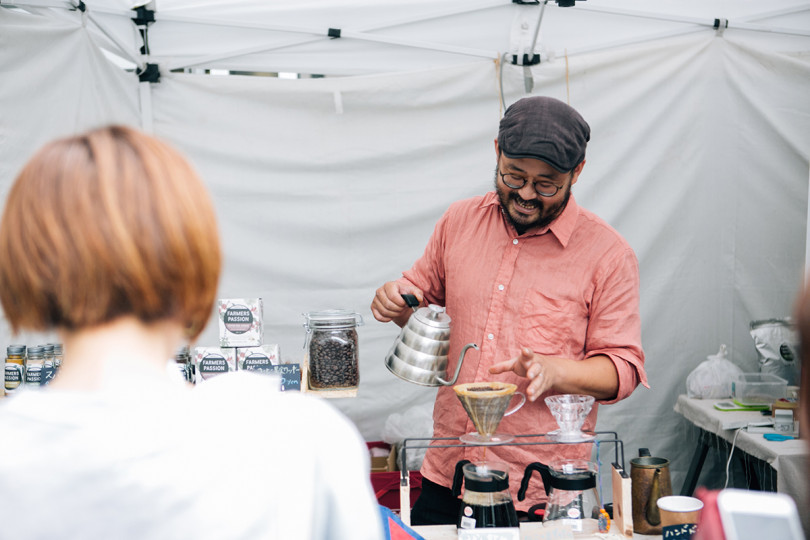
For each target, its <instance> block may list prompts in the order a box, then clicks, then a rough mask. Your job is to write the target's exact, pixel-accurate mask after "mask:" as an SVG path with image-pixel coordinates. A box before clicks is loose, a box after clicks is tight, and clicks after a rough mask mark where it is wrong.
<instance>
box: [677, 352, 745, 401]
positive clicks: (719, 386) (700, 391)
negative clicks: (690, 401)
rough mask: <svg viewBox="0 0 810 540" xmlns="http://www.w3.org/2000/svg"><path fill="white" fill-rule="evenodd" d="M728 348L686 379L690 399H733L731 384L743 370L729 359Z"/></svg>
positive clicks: (710, 358) (696, 369)
mask: <svg viewBox="0 0 810 540" xmlns="http://www.w3.org/2000/svg"><path fill="white" fill-rule="evenodd" d="M726 356H727V353H726V346H725V345H720V350H719V351H718V352H717V354H715V355H712V356H709V357H707V359H706V360H704V361H703V362H701V363H700V364H699V365H698V367H696V368H695V369H693V370H692V373H690V374H689V375H688V376H687V377H686V395H688V396H689V397H690V398H699V399H721V398H730V397H731V383H732V381H734V379H735V378H736V377H737V375H739V374H742V372H743V371H742V369H740V367H739V366H737V365H736V364H733V363H732V362H731V361H730V360H729V359H728V358H727V357H726Z"/></svg>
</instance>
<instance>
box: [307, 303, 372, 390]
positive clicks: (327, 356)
mask: <svg viewBox="0 0 810 540" xmlns="http://www.w3.org/2000/svg"><path fill="white" fill-rule="evenodd" d="M304 317H305V318H306V324H304V328H306V330H307V339H306V343H305V344H304V350H305V351H306V364H307V381H308V383H309V388H311V389H313V390H329V389H338V388H339V389H352V388H357V385H358V384H359V381H360V369H359V366H358V355H357V330H356V327H357V326H359V325H362V324H363V317H362V316H360V314H359V313H354V312H353V311H349V310H345V309H332V310H326V311H312V312H309V313H304Z"/></svg>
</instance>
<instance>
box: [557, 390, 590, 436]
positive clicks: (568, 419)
mask: <svg viewBox="0 0 810 540" xmlns="http://www.w3.org/2000/svg"><path fill="white" fill-rule="evenodd" d="M545 401H546V405H548V408H549V410H550V411H551V414H552V415H553V416H554V419H555V420H556V421H557V425H558V426H560V429H556V430H554V431H551V432H549V433H547V434H546V437H548V438H549V439H552V440H554V441H557V442H581V441H590V440H593V439H594V438H595V437H596V435H595V434H593V433H584V432H582V431H581V428H582V424H583V423H584V422H585V418H586V417H587V416H588V413H589V412H591V408H592V407H593V402H594V397H593V396H586V395H582V394H560V395H556V396H549V397H547V398H546V399H545Z"/></svg>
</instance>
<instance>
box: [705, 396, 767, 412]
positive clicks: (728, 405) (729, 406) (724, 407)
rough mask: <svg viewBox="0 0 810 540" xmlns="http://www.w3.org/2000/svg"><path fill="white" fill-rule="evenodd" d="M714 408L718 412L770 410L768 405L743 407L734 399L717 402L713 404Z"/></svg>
mask: <svg viewBox="0 0 810 540" xmlns="http://www.w3.org/2000/svg"><path fill="white" fill-rule="evenodd" d="M714 408H715V409H717V410H718V411H767V410H768V409H770V408H771V406H770V405H765V404H763V405H743V404H742V403H740V402H739V401H737V400H736V399H732V400H724V401H718V402H717V403H715V404H714Z"/></svg>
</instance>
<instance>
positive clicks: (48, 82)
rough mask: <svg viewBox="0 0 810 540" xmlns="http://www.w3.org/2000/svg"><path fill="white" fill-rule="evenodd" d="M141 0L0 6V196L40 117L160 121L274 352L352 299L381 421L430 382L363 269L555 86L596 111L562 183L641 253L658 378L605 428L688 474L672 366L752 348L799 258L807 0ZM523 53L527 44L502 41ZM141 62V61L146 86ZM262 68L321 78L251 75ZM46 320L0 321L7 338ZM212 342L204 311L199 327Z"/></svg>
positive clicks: (486, 168) (463, 188) (377, 426)
mask: <svg viewBox="0 0 810 540" xmlns="http://www.w3.org/2000/svg"><path fill="white" fill-rule="evenodd" d="M135 5H136V3H134V2H128V1H125V0H119V1H113V0H96V1H93V0H86V1H85V2H84V3H82V4H80V5H78V6H77V7H76V8H73V7H72V6H71V4H70V3H67V2H60V1H49V0H42V1H40V0H21V1H20V2H14V3H13V5H12V4H9V3H8V2H7V1H6V0H3V1H2V2H0V141H1V142H0V194H2V197H3V198H5V194H6V193H7V192H8V189H9V186H10V185H11V183H12V181H13V179H14V177H15V175H16V174H17V172H18V171H19V169H20V168H21V167H22V165H23V163H24V162H25V160H26V159H28V157H30V155H31V154H32V153H33V152H34V151H35V150H36V149H37V148H38V147H39V146H40V145H41V144H42V143H44V142H45V141H47V140H50V139H52V138H54V137H56V136H61V135H65V134H69V133H75V132H77V131H80V130H83V129H86V128H88V127H91V126H96V125H100V124H105V123H110V122H118V123H125V124H130V125H134V126H140V127H142V128H143V129H146V130H148V131H150V132H153V133H155V134H156V135H157V136H159V137H161V138H163V139H165V140H168V141H170V142H171V143H173V144H174V145H176V146H177V147H179V148H180V149H181V150H182V151H183V152H185V154H186V155H187V156H188V157H189V158H190V159H191V160H192V162H193V163H194V165H195V167H196V168H197V169H198V170H199V172H200V173H201V175H202V176H203V177H204V179H205V181H206V183H207V185H208V186H209V188H210V190H211V191H212V193H213V196H214V199H215V202H216V205H217V211H218V214H219V226H220V231H221V235H222V239H223V242H224V249H225V268H224V275H223V279H222V281H221V285H220V293H219V295H220V297H223V298H250V297H262V298H263V299H264V316H265V328H264V330H265V336H266V339H265V341H266V342H267V343H278V344H279V345H280V346H281V352H282V356H283V358H284V359H285V360H286V361H299V360H301V358H302V357H303V343H304V338H305V334H304V329H303V326H302V325H303V322H304V319H303V317H302V313H303V312H307V311H312V310H319V309H329V308H345V309H353V310H355V311H357V312H359V313H360V314H361V315H362V316H363V318H364V319H365V323H366V324H365V325H364V326H362V327H361V328H360V329H359V334H360V361H361V368H360V369H361V384H360V389H359V395H358V397H357V398H352V399H343V400H335V401H334V404H335V405H336V406H337V407H339V408H340V409H342V410H343V411H344V412H345V413H346V414H347V415H349V417H350V418H352V420H354V421H355V423H356V424H357V425H358V427H359V429H360V430H361V432H362V433H363V434H364V436H365V437H366V438H367V439H368V440H376V439H379V438H380V437H381V436H382V432H383V428H384V423H385V421H386V419H387V418H388V417H389V416H390V415H391V414H393V413H399V412H402V411H404V410H406V409H408V408H410V407H412V406H415V405H425V404H428V403H430V402H431V401H432V398H433V395H434V390H432V389H428V388H423V387H419V386H416V385H412V384H409V383H406V382H403V381H401V380H399V379H397V378H396V377H395V376H393V375H392V374H390V373H389V372H388V371H387V370H386V369H385V367H384V365H383V359H384V357H385V354H386V352H387V350H388V347H389V346H390V344H391V342H392V341H393V340H394V338H395V337H396V335H397V332H398V329H397V328H396V327H395V326H393V325H392V324H388V325H384V324H380V323H377V322H376V321H375V320H374V319H373V317H372V316H371V314H370V310H369V304H370V302H371V299H372V296H373V293H374V291H375V289H376V288H377V287H378V286H379V285H380V284H382V283H383V282H384V281H387V280H390V279H394V278H397V277H398V276H399V275H400V273H401V272H402V271H403V270H405V269H407V268H408V267H409V266H410V265H411V263H412V262H413V261H414V260H415V259H416V258H417V257H418V256H419V255H420V254H421V252H422V249H423V248H424V245H425V243H426V241H427V238H428V236H429V235H430V233H431V231H432V229H433V226H434V224H435V222H436V220H437V219H438V218H439V216H440V215H441V214H442V212H443V211H444V210H445V209H446V208H447V206H448V205H449V204H450V203H451V202H452V201H455V200H457V199H460V198H464V197H469V196H473V195H476V194H480V193H483V192H485V191H487V190H489V189H491V187H492V175H493V169H494V164H495V160H494V158H495V155H494V148H493V143H492V141H493V139H494V138H495V136H496V133H497V123H498V120H499V118H500V115H501V114H502V111H503V108H504V104H505V105H508V104H510V103H512V102H514V101H515V100H517V99H519V98H520V97H523V96H524V95H527V94H528V93H531V94H538V95H549V96H553V97H557V98H559V99H562V100H564V101H567V102H569V103H570V104H571V105H572V106H574V107H575V108H577V109H578V110H579V111H580V112H581V113H582V115H583V116H584V117H585V118H586V120H587V121H588V122H589V124H590V125H591V128H592V138H591V143H590V145H589V147H588V156H587V165H586V167H585V169H584V172H583V174H582V176H581V178H580V181H579V182H578V183H577V185H576V187H575V189H574V194H575V196H576V198H577V201H578V203H579V204H581V205H582V206H585V207H586V208H589V209H590V210H592V211H594V212H596V213H597V214H599V215H600V216H602V217H603V218H605V219H606V220H607V221H608V222H609V223H610V224H611V225H613V226H614V227H615V228H616V229H618V230H619V232H620V233H622V234H623V235H624V236H625V237H626V238H627V240H628V241H629V242H630V244H631V245H632V246H633V247H634V249H635V250H636V253H637V255H638V258H639V263H640V269H641V287H642V290H641V310H642V313H641V315H642V324H643V327H642V332H643V334H642V335H643V343H644V348H645V351H646V354H647V370H648V374H649V379H650V384H651V387H652V388H651V389H650V390H646V389H643V388H640V389H639V390H637V391H636V392H635V393H634V394H633V396H631V397H630V398H629V399H627V400H625V401H623V402H621V403H619V404H616V405H611V406H607V407H603V408H602V409H601V411H600V421H599V426H598V427H599V429H602V430H613V431H616V432H618V434H619V437H620V438H621V439H622V440H623V441H624V442H625V450H626V452H627V454H628V458H629V457H632V455H633V454H634V453H635V452H636V449H637V448H638V447H649V448H651V450H652V452H653V453H654V454H655V455H662V456H667V457H670V458H672V459H673V473H674V478H675V480H674V485H675V486H676V488H679V487H680V481H681V480H682V478H683V477H682V474H683V472H684V471H685V469H686V466H687V463H688V459H689V457H690V452H691V443H692V442H694V441H693V440H692V439H689V438H688V437H687V438H686V439H685V438H684V434H687V433H688V434H691V433H692V432H691V431H687V427H688V426H686V424H685V423H684V421H683V420H682V419H681V418H680V417H679V416H678V415H676V414H675V413H674V412H673V405H674V403H675V399H676V397H677V395H678V394H680V393H684V392H685V382H684V381H685V378H686V376H687V374H688V373H689V372H690V371H691V370H692V369H694V368H695V367H696V366H697V365H698V364H699V363H700V362H701V361H703V360H705V359H706V357H707V356H708V355H710V354H714V353H716V352H717V350H718V348H719V347H720V345H721V344H727V345H728V347H729V350H730V355H731V358H732V359H733V361H735V362H736V363H738V364H739V365H740V366H742V367H743V369H744V370H745V371H755V370H757V369H758V368H757V365H756V351H755V348H754V345H753V341H752V339H751V337H750V335H749V329H748V325H749V322H750V321H752V320H755V319H762V318H768V317H783V316H787V315H789V314H790V313H791V311H792V305H793V300H794V298H795V295H796V293H797V291H798V289H799V287H800V285H801V282H802V279H803V275H804V265H805V252H806V248H805V246H806V238H807V228H808V226H807V223H808V221H807V208H808V205H807V201H808V178H809V177H810V174H809V173H808V162H809V161H810V100H808V98H807V96H808V94H809V92H808V91H809V90H810V2H808V1H807V0H801V1H799V0H773V1H770V2H761V1H750V0H745V1H718V0H708V1H699V0H689V1H660V2H655V3H652V2H644V1H641V0H624V1H621V0H588V1H587V2H582V1H578V2H577V3H576V5H575V6H574V7H567V8H563V7H559V6H558V5H556V4H555V3H548V4H517V3H511V2H508V1H506V0H501V1H495V0H479V1H460V0H437V1H431V2H427V1H424V0H388V1H385V2H380V1H375V2H371V1H352V0H343V1H341V2H335V1H332V0H312V1H309V2H292V1H287V0H284V1H282V0H276V1H273V2H264V1H257V0H234V1H213V0H210V1H193V0H160V1H158V3H157V5H154V4H152V5H150V6H147V7H149V8H150V9H153V10H154V19H155V22H152V23H149V24H148V25H146V26H145V27H141V28H139V27H138V26H136V24H135V23H134V22H133V20H132V17H133V15H134V14H135V12H134V11H133V10H132V8H133V7H135ZM538 22H540V26H539V31H537V30H538ZM143 28H145V29H146V35H147V37H148V39H147V43H146V44H144V42H143V39H142V35H143V34H142V32H141V30H143ZM338 36H339V37H338ZM144 45H145V50H144V51H143V52H148V55H147V54H142V50H141V48H142V46H144ZM524 54H525V55H527V58H531V57H533V56H534V55H535V54H536V55H537V57H538V58H539V60H540V62H539V63H536V64H534V65H527V66H524V65H515V64H513V63H512V58H513V56H515V57H517V58H518V60H519V62H518V64H520V63H522V59H523V55H524ZM148 64H152V65H154V66H157V70H158V71H159V80H158V81H157V82H139V77H138V72H140V71H142V70H145V69H146V67H147V65H148ZM127 67H129V68H131V69H129V70H127V69H126V68H127ZM133 70H135V71H133ZM225 72H238V73H242V74H241V75H240V74H237V75H231V76H218V75H217V74H219V73H225ZM247 72H250V73H252V74H253V76H247V75H245V74H244V73H247ZM277 73H296V74H306V75H321V76H324V77H315V78H313V77H300V78H293V79H289V78H283V77H276V76H261V75H268V74H277ZM559 331H561V332H564V331H566V330H565V329H564V328H561V329H559ZM41 339H42V340H44V339H46V337H41V336H12V335H11V334H10V332H9V330H8V328H7V325H5V326H3V328H2V329H0V346H3V347H4V346H6V345H8V344H10V343H15V342H24V343H25V342H26V340H28V343H30V344H34V343H35V342H40V340H41ZM217 341H218V340H217V327H216V325H215V324H210V325H209V327H208V328H207V329H206V330H205V332H204V334H203V336H202V338H201V339H200V341H199V343H198V344H199V345H215V344H216V343H217ZM685 440H687V441H689V444H685V443H684V441H685Z"/></svg>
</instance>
